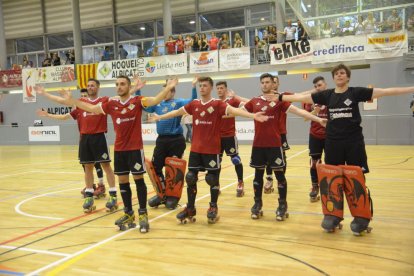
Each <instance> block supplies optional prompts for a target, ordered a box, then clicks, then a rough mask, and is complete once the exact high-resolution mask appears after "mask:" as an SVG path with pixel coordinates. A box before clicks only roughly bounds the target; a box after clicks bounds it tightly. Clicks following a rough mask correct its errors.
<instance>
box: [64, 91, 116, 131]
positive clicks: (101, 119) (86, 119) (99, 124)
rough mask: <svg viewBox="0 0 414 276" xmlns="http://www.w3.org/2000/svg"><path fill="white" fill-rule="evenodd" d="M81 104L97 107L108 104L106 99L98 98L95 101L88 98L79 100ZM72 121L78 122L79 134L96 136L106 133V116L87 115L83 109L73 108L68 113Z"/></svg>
mask: <svg viewBox="0 0 414 276" xmlns="http://www.w3.org/2000/svg"><path fill="white" fill-rule="evenodd" d="M79 100H80V101H82V102H85V103H89V104H93V105H97V104H100V103H106V102H108V100H109V98H108V97H102V98H101V97H98V98H96V99H95V100H90V99H89V98H80V99H79ZM70 116H72V118H73V119H74V120H77V121H78V128H79V133H80V134H97V133H104V132H107V131H108V123H107V116H106V114H95V113H89V112H87V111H85V110H83V109H80V108H75V109H74V110H72V112H71V113H70Z"/></svg>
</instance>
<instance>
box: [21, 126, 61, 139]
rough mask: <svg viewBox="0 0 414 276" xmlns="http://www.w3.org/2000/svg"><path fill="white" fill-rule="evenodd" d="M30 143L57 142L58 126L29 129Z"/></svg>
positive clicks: (58, 136)
mask: <svg viewBox="0 0 414 276" xmlns="http://www.w3.org/2000/svg"><path fill="white" fill-rule="evenodd" d="M29 141H30V142H44V141H47V142H59V141H60V128H59V126H44V127H29Z"/></svg>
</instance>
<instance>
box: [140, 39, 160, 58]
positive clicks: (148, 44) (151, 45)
mask: <svg viewBox="0 0 414 276" xmlns="http://www.w3.org/2000/svg"><path fill="white" fill-rule="evenodd" d="M155 46H157V51H158V54H157V55H159V56H162V55H164V39H160V40H158V41H157V42H155V41H144V56H146V57H152V56H153V53H154V49H155Z"/></svg>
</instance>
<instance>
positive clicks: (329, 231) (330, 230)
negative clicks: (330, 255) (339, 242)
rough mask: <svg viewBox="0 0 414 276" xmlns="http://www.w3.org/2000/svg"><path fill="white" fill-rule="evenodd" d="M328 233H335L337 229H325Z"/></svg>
mask: <svg viewBox="0 0 414 276" xmlns="http://www.w3.org/2000/svg"><path fill="white" fill-rule="evenodd" d="M323 230H324V231H325V232H326V233H333V232H335V229H323Z"/></svg>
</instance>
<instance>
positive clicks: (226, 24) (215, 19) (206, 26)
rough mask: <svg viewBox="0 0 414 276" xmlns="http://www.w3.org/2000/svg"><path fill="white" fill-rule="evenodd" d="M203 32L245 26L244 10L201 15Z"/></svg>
mask: <svg viewBox="0 0 414 276" xmlns="http://www.w3.org/2000/svg"><path fill="white" fill-rule="evenodd" d="M200 23H201V31H208V30H212V29H224V28H231V27H238V26H244V9H243V8H241V9H235V10H228V11H222V12H215V13H205V14H201V15H200Z"/></svg>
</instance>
